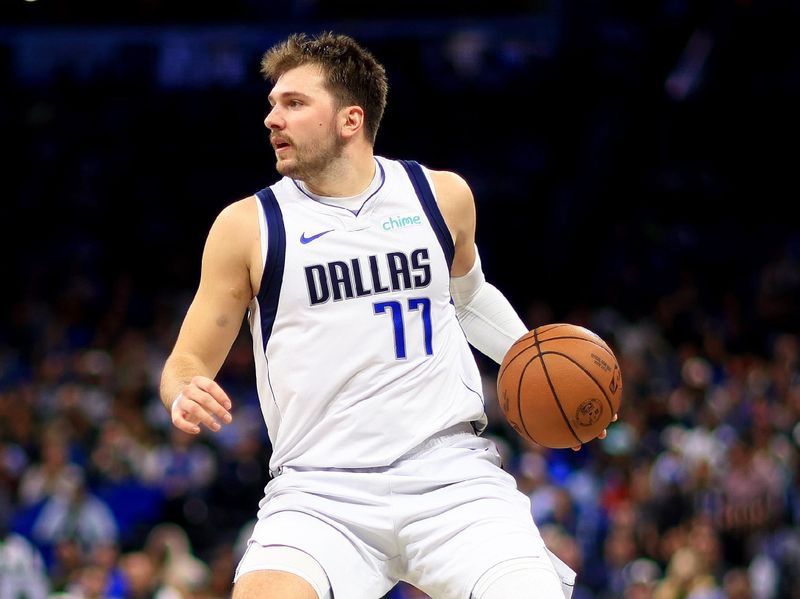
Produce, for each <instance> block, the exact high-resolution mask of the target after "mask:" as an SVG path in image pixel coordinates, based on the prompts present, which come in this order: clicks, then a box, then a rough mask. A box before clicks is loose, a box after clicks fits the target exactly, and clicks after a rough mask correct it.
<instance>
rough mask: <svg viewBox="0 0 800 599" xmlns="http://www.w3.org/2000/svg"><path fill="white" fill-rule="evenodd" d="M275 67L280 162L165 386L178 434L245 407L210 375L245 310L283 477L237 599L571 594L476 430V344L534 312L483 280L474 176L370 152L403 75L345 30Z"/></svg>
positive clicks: (295, 51) (489, 346) (210, 273)
mask: <svg viewBox="0 0 800 599" xmlns="http://www.w3.org/2000/svg"><path fill="white" fill-rule="evenodd" d="M262 71H263V73H264V74H265V76H266V77H268V78H269V80H270V81H271V82H272V83H273V87H272V90H271V93H270V94H269V103H270V105H271V110H270V111H269V114H268V115H267V117H266V120H265V124H266V126H267V128H268V129H269V132H270V139H271V142H272V146H273V148H274V150H275V155H276V157H277V170H278V171H279V172H280V173H281V174H282V175H283V178H282V179H281V180H280V181H278V182H277V183H275V184H274V185H272V186H270V187H268V188H266V189H263V190H261V191H259V192H258V193H257V194H255V195H254V196H251V197H248V198H245V199H243V200H241V201H238V202H235V203H233V204H231V205H229V206H228V207H226V208H225V209H224V210H222V212H221V213H220V214H219V216H218V217H217V219H216V221H215V222H214V224H213V226H212V227H211V230H210V232H209V235H208V239H207V242H206V247H205V250H204V254H203V262H202V272H201V277H200V283H199V287H198V289H197V293H196V295H195V298H194V300H193V302H192V304H191V306H190V308H189V310H188V313H187V314H186V318H185V320H184V322H183V326H182V328H181V331H180V334H179V336H178V339H177V342H176V345H175V347H174V350H173V352H172V354H171V355H170V357H169V359H168V360H167V362H166V364H165V367H164V371H163V376H162V384H161V395H162V399H163V401H164V404H165V406H166V407H167V409H168V410H169V411H170V412H171V415H172V422H173V423H174V425H175V426H176V427H178V428H179V429H181V430H183V431H186V432H188V433H195V434H196V433H198V432H199V431H200V426H201V425H202V426H205V427H207V428H208V429H210V430H211V431H218V430H220V427H221V426H222V425H223V424H225V423H229V422H231V406H232V402H231V399H230V398H229V397H228V395H227V394H226V393H225V391H224V390H223V389H221V388H220V387H219V385H218V384H217V383H216V382H214V380H213V379H214V377H215V376H216V374H217V372H218V370H219V368H220V367H221V365H222V364H223V361H224V360H225V357H226V355H227V353H228V351H229V350H230V347H231V345H232V343H233V341H234V340H235V338H236V336H237V334H238V331H239V328H240V324H241V323H242V319H243V317H244V315H245V313H246V312H247V314H248V321H249V324H250V329H251V333H252V339H253V350H254V352H255V364H256V376H257V385H258V392H259V397H260V401H261V408H262V412H263V416H264V419H265V421H266V426H267V430H268V433H269V437H270V440H271V443H272V449H273V452H272V458H271V460H270V464H269V467H270V472H271V474H272V480H271V481H270V483H269V484H268V485H267V487H266V491H265V497H264V499H263V500H262V501H261V503H260V505H259V508H260V509H259V511H258V522H257V524H256V526H255V529H254V531H253V534H252V537H251V539H250V541H249V545H248V549H247V551H246V553H245V554H244V556H243V557H242V559H241V561H240V563H239V566H238V568H237V572H236V578H235V585H234V592H233V596H234V599H273V598H279V599H300V598H320V599H331V598H336V599H377V598H379V597H381V596H383V595H384V594H385V593H387V592H388V591H389V590H390V589H391V588H392V587H393V586H394V585H395V584H396V583H397V582H398V581H400V580H405V581H408V582H410V583H411V584H413V585H414V586H416V587H417V588H419V589H421V590H422V591H424V592H426V593H427V594H429V595H430V596H432V597H434V598H437V599H438V598H443V599H450V598H453V599H456V598H458V599H470V598H473V599H521V598H523V597H525V598H527V597H536V598H537V599H553V598H559V599H561V598H562V597H565V596H567V597H568V596H569V595H570V594H571V585H572V584H573V582H574V573H573V572H572V571H571V570H570V569H569V568H568V567H567V566H566V565H565V564H563V563H562V562H560V560H558V558H556V557H555V556H554V555H552V554H551V553H550V552H549V551H547V550H546V548H545V546H544V543H543V541H542V538H541V536H540V534H539V531H538V529H537V527H536V525H535V524H534V522H533V520H532V518H531V513H530V505H529V500H528V498H527V496H525V495H524V494H522V493H521V492H519V491H518V490H517V488H516V485H515V481H514V478H513V477H512V476H511V475H509V474H508V473H506V472H505V471H504V470H503V469H502V468H501V466H500V460H499V455H498V452H497V450H496V448H495V446H494V444H493V443H492V442H490V441H489V440H486V439H484V438H482V437H481V436H479V435H480V432H481V431H482V430H483V429H484V427H485V426H486V416H485V414H484V403H483V398H482V395H481V379H480V376H479V372H478V368H477V365H476V363H475V361H474V358H473V355H472V354H471V350H470V347H469V345H468V342H469V343H471V344H472V345H473V346H474V347H476V348H477V349H478V350H480V351H481V352H484V353H485V354H486V355H488V356H489V357H491V358H492V359H494V360H495V361H496V362H498V363H499V362H500V361H501V360H502V358H503V355H504V354H505V352H506V350H508V348H509V347H510V346H511V344H512V343H513V342H514V341H515V340H516V339H517V338H519V337H520V336H521V335H523V334H524V333H525V332H526V331H527V328H526V327H525V325H524V324H523V322H522V321H521V320H520V318H519V317H518V316H517V314H516V312H515V311H514V309H513V308H512V307H511V305H510V304H509V302H508V301H507V300H506V299H505V298H504V296H503V295H502V294H501V293H500V292H499V291H498V290H497V289H496V288H494V287H493V286H492V285H491V284H489V283H487V282H486V281H485V279H484V275H483V273H482V271H481V262H480V258H479V257H478V254H477V251H476V248H475V206H474V201H473V197H472V194H471V192H470V189H469V187H468V186H467V184H466V183H465V182H464V180H463V179H462V178H461V177H459V176H458V175H456V174H453V173H450V172H436V171H432V170H429V169H427V168H424V167H421V166H420V165H418V164H417V163H415V162H404V161H395V160H389V159H386V158H383V157H379V156H375V155H374V154H373V145H374V142H375V136H376V133H377V130H378V125H379V123H380V121H381V117H382V115H383V110H384V107H385V104H386V93H387V82H386V75H385V71H384V68H383V67H382V66H381V65H380V64H379V63H378V62H377V61H376V60H375V58H374V57H373V56H372V55H371V54H370V53H369V52H367V51H366V50H364V49H362V48H361V47H360V46H359V45H357V44H356V42H354V41H353V40H352V39H350V38H349V37H346V36H341V35H333V34H322V35H320V36H317V37H313V38H309V37H306V36H305V35H293V36H291V37H290V38H289V39H288V40H287V41H285V42H283V43H281V44H278V45H277V46H275V47H273V48H272V49H270V50H269V51H268V52H267V53H266V54H265V55H264V57H263V60H262ZM420 133H421V135H425V134H426V132H424V131H423V132H420Z"/></svg>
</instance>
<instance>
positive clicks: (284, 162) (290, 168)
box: [275, 156, 297, 177]
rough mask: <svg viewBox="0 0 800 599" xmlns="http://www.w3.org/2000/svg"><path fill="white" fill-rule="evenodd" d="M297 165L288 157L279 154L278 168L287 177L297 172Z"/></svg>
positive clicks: (276, 163) (276, 164)
mask: <svg viewBox="0 0 800 599" xmlns="http://www.w3.org/2000/svg"><path fill="white" fill-rule="evenodd" d="M295 166H296V165H295V164H294V161H292V160H289V159H287V158H281V157H280V156H278V159H277V161H276V162H275V168H276V170H277V171H278V172H279V173H280V174H281V175H284V176H285V177H291V176H292V175H293V174H294V173H295V171H296V170H297V169H296V168H295Z"/></svg>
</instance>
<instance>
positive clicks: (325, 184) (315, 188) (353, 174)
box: [303, 149, 376, 198]
mask: <svg viewBox="0 0 800 599" xmlns="http://www.w3.org/2000/svg"><path fill="white" fill-rule="evenodd" d="M375 168H376V165H375V160H374V159H373V156H372V150H371V149H370V150H369V151H368V152H358V153H357V154H355V155H351V156H342V157H340V158H338V159H337V160H335V161H333V162H332V163H331V164H330V165H329V166H328V168H326V169H325V170H324V171H322V172H320V173H319V174H318V175H315V176H314V177H311V178H309V179H308V180H306V181H303V183H304V184H305V186H306V188H307V189H308V190H309V191H310V192H311V193H314V194H316V195H319V196H325V197H329V198H347V197H351V196H355V195H358V194H359V193H361V192H362V191H364V190H365V189H366V188H367V187H368V186H369V184H370V183H371V182H372V179H373V178H374V177H375Z"/></svg>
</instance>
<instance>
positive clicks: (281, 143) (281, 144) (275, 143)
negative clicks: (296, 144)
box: [271, 137, 292, 154]
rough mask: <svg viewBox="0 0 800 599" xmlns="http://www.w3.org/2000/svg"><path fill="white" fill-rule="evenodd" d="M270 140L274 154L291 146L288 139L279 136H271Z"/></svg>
mask: <svg viewBox="0 0 800 599" xmlns="http://www.w3.org/2000/svg"><path fill="white" fill-rule="evenodd" d="M271 141H272V147H273V148H275V153H276V154H281V153H283V152H285V151H286V150H288V149H289V148H291V147H292V146H291V144H290V143H289V142H288V141H286V140H285V139H281V138H279V137H273V138H272V140H271Z"/></svg>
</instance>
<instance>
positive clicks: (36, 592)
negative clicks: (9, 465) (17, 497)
mask: <svg viewBox="0 0 800 599" xmlns="http://www.w3.org/2000/svg"><path fill="white" fill-rule="evenodd" d="M10 515H11V510H10V505H9V500H8V497H7V496H6V495H5V494H4V493H3V491H2V487H0V599H19V598H20V597H25V598H27V599H45V598H46V597H47V596H48V594H49V593H50V582H49V580H48V578H47V568H46V566H45V563H44V559H43V557H42V555H41V553H40V552H39V549H38V548H37V547H36V546H35V545H34V544H33V543H31V542H30V541H28V539H26V538H25V537H23V536H22V535H19V534H16V533H14V532H11V531H9V530H8V524H9V523H8V517H9V516H10Z"/></svg>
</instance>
